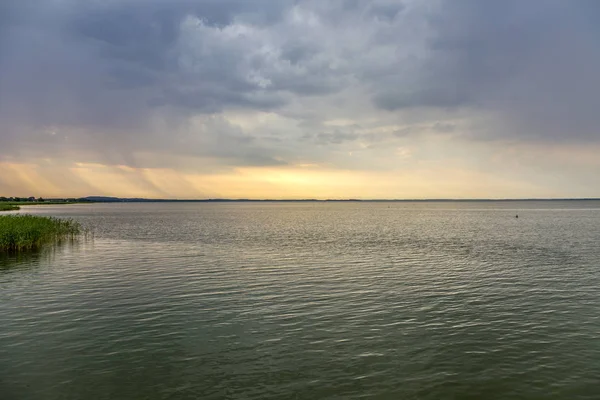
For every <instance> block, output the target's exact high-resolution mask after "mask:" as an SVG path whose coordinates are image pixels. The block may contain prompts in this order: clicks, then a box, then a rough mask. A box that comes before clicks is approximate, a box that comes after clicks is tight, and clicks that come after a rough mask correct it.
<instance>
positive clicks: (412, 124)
mask: <svg viewBox="0 0 600 400" xmlns="http://www.w3.org/2000/svg"><path fill="white" fill-rule="evenodd" d="M599 21H600V6H598V5H597V3H596V2H595V1H591V0H578V1H572V2H565V1H559V0H532V1H527V2H523V1H517V0H508V1H495V2H489V1H486V2H482V1H477V0H459V1H453V0H425V1H422V0H421V1H417V0H405V1H390V0H377V1H372V2H362V1H352V0H338V1H328V2H322V1H316V0H315V1H302V2H298V1H292V0H289V1H287V0H253V1H242V0H148V1H141V0H107V1H102V2H100V1H89V2H81V1H77V0H32V1H21V0H5V1H3V2H1V3H0V162H4V163H11V164H14V163H19V162H21V163H25V162H26V163H29V164H32V165H41V161H40V160H45V161H44V162H46V163H49V162H50V163H55V164H57V163H58V164H60V165H61V166H63V168H70V167H68V166H69V165H70V166H71V167H72V166H73V165H74V163H92V164H100V165H105V166H125V167H131V168H138V169H169V170H171V171H179V172H181V173H182V174H183V173H198V174H217V173H218V174H221V173H224V172H226V171H235V170H236V169H239V168H259V167H264V168H295V167H299V166H303V165H316V166H320V167H322V168H327V169H331V170H345V171H355V172H356V171H363V172H368V171H372V172H373V171H380V172H381V171H383V172H385V173H391V172H393V171H402V173H406V172H407V171H408V172H410V171H411V170H415V169H418V168H423V165H429V164H428V163H432V162H433V163H442V164H443V163H447V165H451V164H452V163H455V162H456V158H457V157H459V158H460V164H461V168H463V169H465V170H469V169H471V170H472V169H478V170H487V171H488V172H489V173H490V174H492V173H494V172H493V171H494V169H495V168H496V167H497V165H496V164H494V162H493V161H490V160H492V159H493V157H492V156H494V157H500V158H502V159H506V157H508V158H510V160H511V162H515V163H518V164H519V165H521V170H518V171H517V170H515V171H514V172H515V174H516V175H518V174H521V175H522V174H523V173H526V174H528V176H531V179H536V180H537V179H542V178H544V176H545V175H544V174H543V173H542V172H541V171H539V170H538V169H537V168H536V167H535V165H536V163H537V165H542V164H543V165H547V166H548V168H549V169H548V171H549V172H548V173H551V174H554V175H556V174H555V173H554V172H552V171H554V170H556V171H564V170H565V169H569V170H571V171H572V174H575V175H577V176H578V177H579V179H583V180H582V181H581V182H580V183H578V185H581V186H582V187H583V186H588V187H589V181H588V178H585V179H584V178H581V177H582V176H587V175H586V174H587V172H589V171H590V168H597V165H596V164H594V163H593V162H592V166H591V167H590V165H589V163H588V164H586V165H579V164H580V160H581V159H582V158H581V157H578V156H577V155H578V154H584V153H585V152H586V151H589V149H596V148H598V147H600V135H599V133H598V122H597V114H598V113H597V111H596V110H597V109H598V106H600V101H599V100H598V95H597V93H598V92H599V91H600V80H598V79H597V77H596V74H597V71H598V70H600V47H599V46H598V43H599V41H600V25H599V24H598V22H599ZM481 146H483V147H481ZM486 146H487V147H486ZM557 146H558V147H557ZM540 149H546V150H547V151H541V150H540ZM557 149H558V150H557ZM564 149H570V150H569V151H570V153H569V154H572V155H573V156H572V157H567V158H568V159H565V158H564V157H563V158H560V159H556V158H555V159H550V158H548V157H550V156H548V154H558V153H560V154H564V151H563V150H564ZM474 151H477V152H478V154H479V155H478V154H475V155H474V153H473V152H474ZM498 152H500V153H501V154H500V155H498ZM532 152H537V153H536V154H540V157H541V159H538V161H532V160H530V159H529V158H528V157H527V156H525V154H532ZM544 154H545V155H544ZM480 155H489V157H487V158H485V160H483V159H482V158H481V157H480ZM521 155H522V156H521ZM584 159H587V158H585V157H584ZM553 161H554V162H553ZM63 170H65V169H63ZM65 171H66V170H65ZM582 171H584V172H585V173H582ZM596 171H597V170H596ZM415 176H416V175H415ZM0 179H1V178H0ZM137 179H139V180H140V182H141V181H142V180H143V177H141V176H139V177H138V178H137ZM507 179H509V178H507ZM574 181H577V182H579V181H578V179H574V178H573V176H571V175H569V176H565V182H562V181H558V182H555V181H553V182H548V183H547V186H546V188H547V190H548V193H550V192H552V193H555V192H556V193H562V192H564V193H565V195H568V194H569V191H571V192H573V191H576V190H575V189H577V190H579V189H578V188H579V186H577V188H575V187H573V186H569V185H572V182H574ZM2 185H4V188H9V187H10V189H11V190H13V188H14V187H19V183H18V182H13V181H11V182H10V186H9V182H8V180H7V179H4V180H3V181H2V180H0V189H3V186H2ZM76 185H78V184H77V183H75V182H74V183H73V187H75V186H76ZM561 185H563V186H561ZM59 186H60V185H59ZM561 187H562V189H561ZM563 189H564V190H563ZM5 190H8V189H5ZM561 190H562V191H561ZM515 193H516V192H515ZM519 193H520V192H519ZM166 194H167V195H168V193H166ZM190 194H194V195H203V193H199V194H198V193H196V192H193V193H190ZM394 195H397V194H396V193H394ZM367 197H368V195H367ZM390 197H392V196H390ZM484 197H485V196H484Z"/></svg>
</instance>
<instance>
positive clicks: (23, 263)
mask: <svg viewBox="0 0 600 400" xmlns="http://www.w3.org/2000/svg"><path fill="white" fill-rule="evenodd" d="M92 242H93V237H92V236H90V237H89V238H88V237H84V238H83V239H74V240H64V241H61V242H59V243H56V244H53V245H48V246H43V247H42V248H40V249H31V250H21V251H8V252H6V251H5V252H0V273H8V272H16V271H19V270H23V269H29V268H34V267H38V266H39V265H46V264H50V263H53V262H54V261H55V259H56V256H57V255H58V254H63V253H77V252H79V251H80V250H81V249H82V246H84V245H86V244H89V243H92Z"/></svg>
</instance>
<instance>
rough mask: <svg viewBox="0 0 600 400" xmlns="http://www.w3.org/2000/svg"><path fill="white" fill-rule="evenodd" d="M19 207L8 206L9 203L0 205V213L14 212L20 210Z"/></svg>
mask: <svg viewBox="0 0 600 400" xmlns="http://www.w3.org/2000/svg"><path fill="white" fill-rule="evenodd" d="M20 209H21V207H19V206H17V205H15V204H9V203H0V211H15V210H20Z"/></svg>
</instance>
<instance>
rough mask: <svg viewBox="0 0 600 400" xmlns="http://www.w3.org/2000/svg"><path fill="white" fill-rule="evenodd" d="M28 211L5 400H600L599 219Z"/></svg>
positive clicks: (16, 266)
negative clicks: (69, 229)
mask: <svg viewBox="0 0 600 400" xmlns="http://www.w3.org/2000/svg"><path fill="white" fill-rule="evenodd" d="M25 211H26V212H30V213H35V214H44V215H56V216H70V217H73V218H75V219H77V220H79V221H81V222H82V223H84V224H88V225H91V226H94V230H95V238H94V239H93V240H89V241H83V242H80V243H78V244H73V245H64V246H60V247H56V248H49V249H46V250H44V251H42V252H38V253H34V254H22V255H20V256H19V257H14V256H12V257H7V256H4V257H2V256H0V399H2V400H13V399H14V400H20V399H36V400H37V399H41V400H53V399H61V400H62V399H77V400H79V399H111V400H115V399H150V400H153V399H356V398H368V399H370V398H373V399H509V398H510V399H598V398H600V290H599V289H600V246H599V241H600V202H539V203H538V202H527V203H265V204H255V203H234V204H95V205H74V206H46V207H31V208H26V209H25ZM516 213H518V214H519V218H518V219H516V218H515V217H514V216H515V214H516Z"/></svg>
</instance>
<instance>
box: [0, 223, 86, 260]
mask: <svg viewBox="0 0 600 400" xmlns="http://www.w3.org/2000/svg"><path fill="white" fill-rule="evenodd" d="M82 232H83V230H82V228H81V225H80V224H79V223H78V222H75V221H73V220H70V219H59V218H53V217H38V216H34V215H20V214H17V215H0V251H18V250H28V249H34V248H38V247H41V246H43V245H45V244H49V243H56V242H60V241H63V240H67V239H75V238H76V237H77V236H78V235H80V234H81V233H82Z"/></svg>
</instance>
